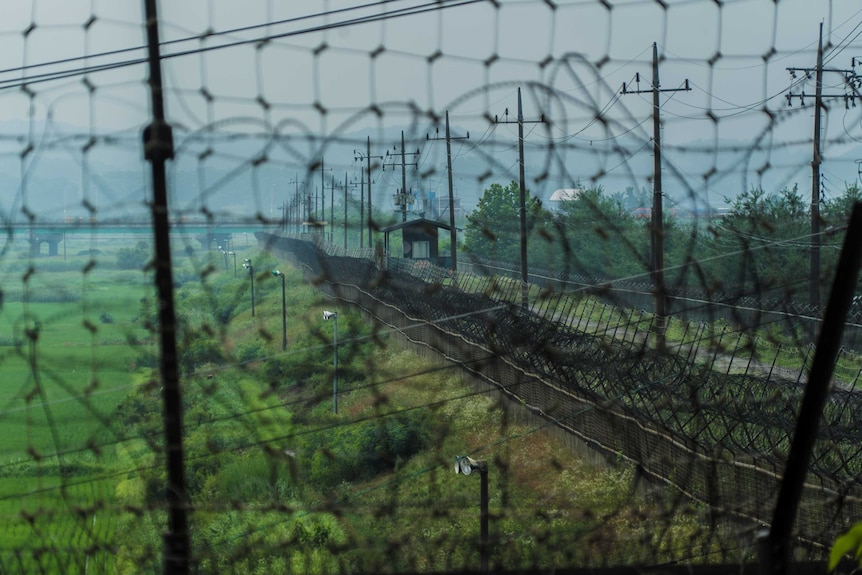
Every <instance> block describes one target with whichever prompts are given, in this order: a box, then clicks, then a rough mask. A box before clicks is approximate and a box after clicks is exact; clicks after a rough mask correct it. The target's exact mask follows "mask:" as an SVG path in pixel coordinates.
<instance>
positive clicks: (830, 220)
mask: <svg viewBox="0 0 862 575" xmlns="http://www.w3.org/2000/svg"><path fill="white" fill-rule="evenodd" d="M860 200H862V190H860V188H859V186H858V185H857V184H848V185H846V186H845V189H844V191H843V193H842V194H841V195H840V196H838V197H834V198H823V199H822V200H821V202H820V204H819V215H820V220H821V221H820V230H821V234H822V236H821V239H820V245H821V286H823V285H828V283H829V281H830V280H831V277H832V274H833V270H834V267H835V263H836V262H837V259H838V252H839V250H840V246H841V242H842V241H843V235H844V227H845V226H846V222H847V220H848V219H849V215H850V211H851V209H852V206H853V204H854V203H855V202H857V201H860ZM648 202H649V198H648V197H647V194H646V193H644V192H641V193H638V192H636V191H635V190H632V189H628V190H626V191H625V192H616V193H608V192H606V191H605V190H604V189H603V188H602V187H601V186H596V187H590V188H585V189H581V190H578V192H577V193H574V194H573V195H572V197H571V199H568V200H565V201H560V202H559V203H558V205H557V206H555V207H554V208H553V209H549V208H548V207H546V206H545V205H544V204H543V203H542V201H541V200H540V199H539V198H537V197H535V196H533V195H532V194H531V193H530V191H529V190H525V204H526V211H527V259H528V265H529V267H530V268H531V269H546V270H551V271H554V272H557V273H559V272H563V273H569V274H572V275H578V276H582V277H588V278H594V279H595V280H596V282H602V281H609V280H620V279H638V278H642V279H643V280H644V281H649V278H648V272H649V271H650V269H651V265H650V262H651V258H652V249H653V247H652V241H651V240H652V234H651V225H652V224H651V219H650V218H649V217H646V218H644V217H643V216H642V214H639V213H638V212H637V211H636V210H635V209H634V207H637V206H644V205H649V203H648ZM725 203H726V204H727V209H726V210H723V211H722V213H721V217H708V216H705V217H692V218H683V217H682V215H681V214H679V213H676V212H675V211H674V210H665V211H664V213H663V244H664V263H665V282H666V284H667V285H668V286H671V287H674V288H680V289H684V288H700V289H708V290H710V291H725V292H730V293H740V294H762V293H764V292H767V291H773V290H782V291H783V293H784V294H785V295H786V296H789V295H791V294H796V297H803V298H804V295H802V294H804V293H806V290H807V278H808V266H809V253H810V251H809V249H810V246H811V232H810V230H811V212H810V200H806V199H804V198H803V196H802V194H801V193H800V192H799V189H798V186H796V185H793V186H792V187H785V188H784V189H782V190H780V191H778V192H772V193H770V192H767V191H765V190H764V189H763V188H759V187H758V188H752V189H751V190H748V191H746V192H743V193H742V194H739V195H738V196H736V197H735V198H727V199H725ZM519 214H520V187H519V185H518V183H517V182H516V181H512V182H510V183H509V184H508V185H505V186H504V185H501V184H498V183H494V184H491V185H490V186H489V187H488V188H487V189H485V191H484V194H483V196H482V197H481V198H480V200H479V203H478V204H477V207H476V209H475V210H474V211H473V212H472V213H470V214H468V215H467V223H466V227H465V234H464V240H463V243H462V245H461V246H460V248H461V249H462V250H463V251H465V252H466V253H467V254H470V255H473V256H476V257H480V258H484V259H490V260H495V261H501V262H510V263H511V262H518V261H519V259H520V237H521V236H520V234H521V232H520V224H519ZM713 215H714V212H713Z"/></svg>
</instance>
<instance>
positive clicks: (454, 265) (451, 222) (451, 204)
mask: <svg viewBox="0 0 862 575" xmlns="http://www.w3.org/2000/svg"><path fill="white" fill-rule="evenodd" d="M437 134H438V135H437V136H435V137H434V138H432V137H431V136H429V135H428V134H426V135H425V138H426V139H427V140H429V141H433V140H442V139H444V138H441V137H440V136H439V134H440V130H439V129H438V130H437ZM469 139H470V132H467V135H466V136H461V137H459V138H453V137H452V135H451V134H450V132H449V110H446V137H445V140H446V171H447V173H448V174H449V241H450V242H451V244H452V245H451V250H450V251H451V256H450V257H451V258H452V263H451V264H450V265H451V268H452V269H453V270H456V271H457V270H458V250H457V249H456V246H457V242H458V234H457V233H456V231H455V193H454V191H453V189H452V140H469Z"/></svg>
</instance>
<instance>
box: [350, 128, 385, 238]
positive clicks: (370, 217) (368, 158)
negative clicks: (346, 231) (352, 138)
mask: <svg viewBox="0 0 862 575" xmlns="http://www.w3.org/2000/svg"><path fill="white" fill-rule="evenodd" d="M372 158H374V159H375V160H383V156H372V155H371V136H368V137H367V139H366V141H365V154H363V153H362V152H359V151H357V150H353V160H354V161H356V160H365V166H366V176H365V177H366V179H367V181H368V219H367V220H366V219H365V209H364V206H363V205H362V201H361V200H360V203H359V220H360V230H359V247H360V248H361V247H363V246H362V226H363V225H366V226H367V227H368V247H369V248H370V247H372V244H373V242H374V239H373V238H372V237H371V228H372V227H373V225H372V224H373V219H374V212H372V211H371V159H372Z"/></svg>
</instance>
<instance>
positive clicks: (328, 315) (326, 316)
mask: <svg viewBox="0 0 862 575" xmlns="http://www.w3.org/2000/svg"><path fill="white" fill-rule="evenodd" d="M334 317H338V312H334V311H326V310H324V311H323V319H332V318H334Z"/></svg>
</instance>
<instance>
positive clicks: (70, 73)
mask: <svg viewBox="0 0 862 575" xmlns="http://www.w3.org/2000/svg"><path fill="white" fill-rule="evenodd" d="M396 1H399V0H396ZM485 1H486V0H443V2H439V1H434V2H427V3H425V4H420V5H418V6H411V7H409V8H401V9H397V10H391V11H389V12H386V13H383V14H375V15H371V16H362V17H357V18H353V19H348V20H344V21H341V22H335V23H331V24H321V25H317V26H310V27H308V28H303V29H300V30H293V31H289V32H282V33H278V34H270V35H267V36H262V37H257V38H250V39H245V40H236V41H234V42H228V43H224V44H219V45H216V46H200V47H198V48H194V49H191V50H183V51H178V52H169V53H166V54H165V53H163V54H161V59H162V60H169V59H173V58H181V57H184V56H190V55H194V54H201V53H205V52H213V51H216V50H222V49H225V48H236V47H239V46H246V45H249V44H263V43H265V42H269V41H271V40H279V39H283V38H291V37H295V36H301V35H304V34H310V33H314V32H323V31H327V30H334V29H339V28H344V27H348V26H355V25H358V24H369V23H373V22H378V21H382V20H388V19H391V18H402V17H406V16H415V15H418V14H425V13H428V12H435V11H439V10H446V9H450V8H460V7H462V6H468V5H470V4H476V3H479V2H485ZM386 3H388V1H383V2H381V4H386ZM341 11H346V9H344V10H341ZM336 12H340V11H336ZM324 14H325V13H324ZM315 17H319V16H315ZM307 18H309V17H303V18H300V19H307ZM270 25H272V24H260V25H255V26H253V27H249V29H251V28H261V27H265V26H270ZM228 33H231V32H224V33H221V32H213V33H211V34H208V35H205V36H196V37H193V38H184V39H181V40H175V41H171V42H168V43H167V44H175V43H181V42H188V41H191V40H199V39H201V38H202V37H211V36H221V35H223V34H228ZM140 50H143V47H140V46H138V47H133V48H123V49H119V50H114V51H111V52H105V53H103V54H104V55H106V56H110V55H117V54H123V53H127V52H132V51H140ZM99 57H102V54H93V55H90V56H80V57H75V58H69V59H63V60H55V61H51V62H43V63H39V64H33V65H29V66H24V67H19V68H9V69H6V70H2V71H0V74H3V73H11V72H15V71H22V70H26V69H30V68H38V67H45V66H52V65H57V64H58V63H60V64H62V63H72V62H77V61H81V60H86V59H92V58H99ZM146 61H147V59H146V58H145V57H141V58H134V59H128V60H122V61H119V62H111V63H108V64H101V65H94V66H82V67H79V68H73V69H67V70H60V71H57V72H49V73H44V74H36V75H33V76H27V77H24V78H13V79H9V80H2V81H0V90H5V89H7V88H21V87H24V86H27V85H28V84H38V83H44V82H50V81H56V80H62V79H66V78H70V77H75V76H81V75H84V74H91V73H97V72H104V71H108V70H115V69H119V68H125V67H130V66H137V65H141V64H144V63H146Z"/></svg>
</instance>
